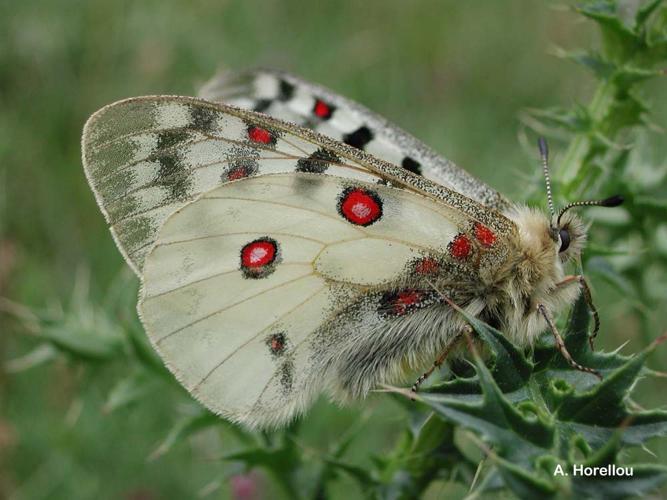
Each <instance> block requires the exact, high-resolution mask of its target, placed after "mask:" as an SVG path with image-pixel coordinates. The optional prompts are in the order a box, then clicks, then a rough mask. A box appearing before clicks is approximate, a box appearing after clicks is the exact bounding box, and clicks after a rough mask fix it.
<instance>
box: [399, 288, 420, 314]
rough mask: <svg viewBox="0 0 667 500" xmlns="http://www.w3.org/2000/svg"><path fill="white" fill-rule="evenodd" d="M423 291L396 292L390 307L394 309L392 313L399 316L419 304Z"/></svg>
mask: <svg viewBox="0 0 667 500" xmlns="http://www.w3.org/2000/svg"><path fill="white" fill-rule="evenodd" d="M423 295H424V294H423V293H421V292H418V291H417V290H403V291H402V292H398V294H397V295H396V298H395V299H394V303H393V304H392V307H393V309H394V314H396V315H398V316H401V315H403V314H405V313H406V312H408V311H409V310H410V309H411V308H413V307H414V306H416V305H417V304H419V302H420V301H421V299H422V297H423Z"/></svg>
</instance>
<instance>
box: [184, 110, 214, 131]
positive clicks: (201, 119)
mask: <svg viewBox="0 0 667 500" xmlns="http://www.w3.org/2000/svg"><path fill="white" fill-rule="evenodd" d="M190 120H191V122H192V127H193V128H195V129H198V130H203V131H208V130H211V129H213V125H214V124H215V111H214V110H212V109H210V108H205V107H203V106H191V107H190Z"/></svg>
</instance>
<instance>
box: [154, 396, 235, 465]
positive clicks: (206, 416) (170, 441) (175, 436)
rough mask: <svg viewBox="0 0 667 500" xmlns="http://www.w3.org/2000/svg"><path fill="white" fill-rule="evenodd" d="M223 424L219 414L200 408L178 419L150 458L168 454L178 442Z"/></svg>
mask: <svg viewBox="0 0 667 500" xmlns="http://www.w3.org/2000/svg"><path fill="white" fill-rule="evenodd" d="M220 425H223V421H222V420H221V419H220V417H218V416H217V415H215V414H213V413H211V412H210V411H208V410H205V409H203V408H198V411H196V412H195V413H194V414H192V415H188V416H187V417H185V418H183V419H182V420H180V421H178V422H177V423H176V424H175V425H174V426H173V427H172V428H171V430H170V431H169V433H168V434H167V436H166V437H165V438H164V440H163V441H162V442H161V443H160V444H159V446H158V447H157V448H155V450H154V451H153V452H152V453H151V454H150V456H149V458H148V459H149V460H151V461H152V460H157V459H158V458H160V457H161V456H163V455H165V454H167V453H168V452H169V451H170V450H171V449H172V448H173V447H174V446H175V445H176V444H177V443H180V442H181V441H184V440H185V439H186V438H188V437H189V436H191V435H193V434H195V433H197V432H199V431H201V430H203V429H207V428H209V427H214V426H220Z"/></svg>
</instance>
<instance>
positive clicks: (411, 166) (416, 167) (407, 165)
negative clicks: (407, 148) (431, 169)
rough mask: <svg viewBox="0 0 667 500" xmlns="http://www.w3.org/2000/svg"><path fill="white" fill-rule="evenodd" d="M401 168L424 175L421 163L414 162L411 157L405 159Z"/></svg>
mask: <svg viewBox="0 0 667 500" xmlns="http://www.w3.org/2000/svg"><path fill="white" fill-rule="evenodd" d="M401 167H403V168H404V169H405V170H409V171H410V172H412V173H413V174H417V175H422V166H421V163H419V162H418V161H416V160H413V159H412V158H410V157H409V156H406V157H405V158H403V161H402V162H401Z"/></svg>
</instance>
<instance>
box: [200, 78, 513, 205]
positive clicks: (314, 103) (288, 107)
mask: <svg viewBox="0 0 667 500" xmlns="http://www.w3.org/2000/svg"><path fill="white" fill-rule="evenodd" d="M199 95H200V96H201V97H202V98H204V99H207V100H209V101H217V102H225V103H228V104H232V105H234V106H238V107H240V108H244V109H250V110H254V111H259V112H262V113H266V114H268V115H271V116H274V117H276V118H280V119H283V120H286V121H290V122H293V123H296V124H298V125H301V126H304V127H308V128H312V129H314V130H316V131H318V132H320V133H322V134H325V135H328V136H330V137H332V138H334V139H336V140H339V141H341V142H347V143H348V144H351V145H355V146H357V147H360V148H362V149H363V150H364V151H366V152H368V153H371V154H372V155H374V156H377V157H378V158H381V159H383V160H385V161H388V162H391V163H394V164H395V165H400V166H402V167H404V168H406V169H408V170H410V171H412V172H414V173H416V174H421V175H424V176H425V177H426V178H428V179H430V180H432V181H435V182H438V183H440V184H442V185H444V186H447V187H449V188H450V189H453V190H455V191H458V192H459V193H461V194H463V195H465V196H467V197H469V198H472V199H474V200H476V201H478V202H479V203H481V204H483V205H486V206H488V207H490V208H494V209H498V210H500V211H502V210H503V209H505V208H507V207H508V206H509V202H508V201H507V200H506V199H505V198H504V197H503V196H502V195H501V194H500V193H498V192H497V191H496V190H494V189H493V188H491V187H490V186H488V185H486V184H485V183H483V182H482V181H480V180H479V179H477V178H475V177H474V176H472V175H470V174H469V173H468V172H466V171H465V170H463V169H462V168H460V167H458V166H456V165H455V164H454V163H452V162H451V161H449V160H447V159H446V158H443V157H442V156H440V155H439V154H437V153H436V152H435V151H433V150H432V149H431V148H429V147H428V146H426V145H425V144H424V143H423V142H421V141H419V140H418V139H416V138H415V137H413V136H412V135H410V134H408V133H407V132H405V131H403V130H401V129H400V128H399V127H397V126H396V125H394V124H393V123H391V122H389V121H388V120H386V119H385V118H383V117H382V116H380V115H378V114H376V113H373V112H372V111H370V110H369V109H367V108H366V107H364V106H362V105H360V104H358V103H356V102H354V101H352V100H350V99H347V98H345V97H343V96H340V95H338V94H336V93H335V92H333V91H331V90H330V89H328V88H326V87H323V86H320V85H317V84H314V83H311V82H308V81H306V80H303V79H301V78H299V77H297V76H294V75H292V74H290V73H287V72H284V71H279V70H273V69H265V68H258V69H253V70H248V71H242V72H230V73H222V74H220V75H218V76H216V77H214V78H213V79H212V80H210V81H209V82H208V83H207V84H205V85H204V86H203V87H202V89H201V90H200V92H199Z"/></svg>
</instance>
